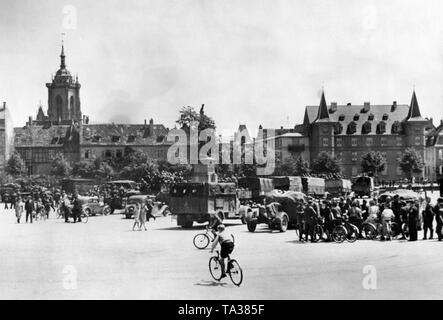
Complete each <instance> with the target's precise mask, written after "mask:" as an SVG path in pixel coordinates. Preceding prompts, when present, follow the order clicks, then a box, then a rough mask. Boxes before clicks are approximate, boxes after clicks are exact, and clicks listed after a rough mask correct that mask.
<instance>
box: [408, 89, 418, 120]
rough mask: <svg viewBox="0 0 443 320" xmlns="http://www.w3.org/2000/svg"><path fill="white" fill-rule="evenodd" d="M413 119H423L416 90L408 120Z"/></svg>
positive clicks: (413, 93)
mask: <svg viewBox="0 0 443 320" xmlns="http://www.w3.org/2000/svg"><path fill="white" fill-rule="evenodd" d="M411 118H421V113H420V108H419V106H418V101H417V96H416V94H415V88H414V91H413V92H412V99H411V105H410V106H409V113H408V118H407V119H408V120H409V119H411Z"/></svg>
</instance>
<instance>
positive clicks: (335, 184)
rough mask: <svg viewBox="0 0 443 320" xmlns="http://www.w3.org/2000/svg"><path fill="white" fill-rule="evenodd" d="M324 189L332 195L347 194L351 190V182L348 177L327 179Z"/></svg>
mask: <svg viewBox="0 0 443 320" xmlns="http://www.w3.org/2000/svg"><path fill="white" fill-rule="evenodd" d="M325 191H326V192H327V193H329V194H330V195H331V196H333V197H338V196H341V195H347V194H349V193H351V192H352V182H351V180H348V179H334V180H332V179H327V180H325Z"/></svg>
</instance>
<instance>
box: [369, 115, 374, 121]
mask: <svg viewBox="0 0 443 320" xmlns="http://www.w3.org/2000/svg"><path fill="white" fill-rule="evenodd" d="M368 120H369V121H373V120H374V115H373V114H372V113H371V114H370V115H369V116H368Z"/></svg>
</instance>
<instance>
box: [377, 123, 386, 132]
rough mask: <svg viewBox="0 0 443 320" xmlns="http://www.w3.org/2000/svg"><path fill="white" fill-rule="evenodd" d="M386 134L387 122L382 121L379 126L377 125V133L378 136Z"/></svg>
mask: <svg viewBox="0 0 443 320" xmlns="http://www.w3.org/2000/svg"><path fill="white" fill-rule="evenodd" d="M385 132H386V122H383V121H381V122H380V123H379V124H378V125H377V133H378V134H383V133H385Z"/></svg>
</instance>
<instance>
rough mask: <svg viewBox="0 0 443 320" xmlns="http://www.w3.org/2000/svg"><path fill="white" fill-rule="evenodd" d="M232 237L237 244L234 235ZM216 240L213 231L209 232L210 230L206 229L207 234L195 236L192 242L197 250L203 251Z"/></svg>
mask: <svg viewBox="0 0 443 320" xmlns="http://www.w3.org/2000/svg"><path fill="white" fill-rule="evenodd" d="M231 235H232V241H233V242H234V243H235V239H234V235H233V234H231ZM214 240H215V235H214V233H212V231H209V228H208V227H206V232H205V233H198V234H196V235H195V236H194V239H193V240H192V242H193V243H194V246H195V247H196V248H197V249H200V250H203V249H206V248H207V247H208V245H209V243H212V242H213V241H214Z"/></svg>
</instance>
